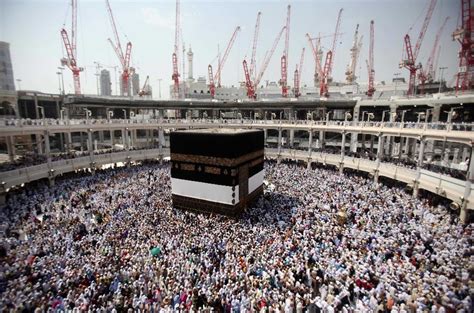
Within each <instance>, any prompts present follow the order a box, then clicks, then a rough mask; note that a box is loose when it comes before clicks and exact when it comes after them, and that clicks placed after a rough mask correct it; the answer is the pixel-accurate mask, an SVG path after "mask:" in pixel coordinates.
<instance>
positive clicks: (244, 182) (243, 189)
mask: <svg viewBox="0 0 474 313" xmlns="http://www.w3.org/2000/svg"><path fill="white" fill-rule="evenodd" d="M248 193H249V165H248V164H245V165H242V166H241V167H239V201H240V202H243V204H244V205H245V204H246V203H245V200H246V199H247V195H248Z"/></svg>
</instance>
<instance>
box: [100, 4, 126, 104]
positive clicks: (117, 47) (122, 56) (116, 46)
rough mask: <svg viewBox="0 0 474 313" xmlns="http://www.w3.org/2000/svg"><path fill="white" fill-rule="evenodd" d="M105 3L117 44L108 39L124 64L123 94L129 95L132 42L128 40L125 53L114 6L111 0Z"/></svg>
mask: <svg viewBox="0 0 474 313" xmlns="http://www.w3.org/2000/svg"><path fill="white" fill-rule="evenodd" d="M105 4H106V7H107V12H108V13H109V19H110V24H111V25H112V31H113V33H114V38H115V44H114V42H113V41H112V40H111V39H110V38H108V41H109V42H110V44H111V45H112V48H113V49H114V51H115V54H116V55H117V57H118V59H119V62H120V64H121V65H122V90H121V94H122V95H129V93H130V91H129V89H130V88H129V80H130V56H131V53H132V43H131V42H128V43H127V46H126V50H125V53H124V51H123V49H122V45H121V43H120V36H119V34H118V31H117V26H116V24H115V19H114V14H113V12H112V7H111V5H110V2H109V0H105Z"/></svg>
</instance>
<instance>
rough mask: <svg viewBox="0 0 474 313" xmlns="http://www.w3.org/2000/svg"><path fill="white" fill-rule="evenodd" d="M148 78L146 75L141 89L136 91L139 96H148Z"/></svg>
mask: <svg viewBox="0 0 474 313" xmlns="http://www.w3.org/2000/svg"><path fill="white" fill-rule="evenodd" d="M149 79H150V77H149V76H147V77H146V80H145V83H144V84H143V87H142V89H141V90H140V91H139V92H138V95H139V96H140V97H143V96H149V95H150V87H149V86H148V80H149Z"/></svg>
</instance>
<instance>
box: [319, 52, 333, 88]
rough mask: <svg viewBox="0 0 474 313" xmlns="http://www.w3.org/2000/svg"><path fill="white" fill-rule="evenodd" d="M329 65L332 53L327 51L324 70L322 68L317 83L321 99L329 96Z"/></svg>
mask: <svg viewBox="0 0 474 313" xmlns="http://www.w3.org/2000/svg"><path fill="white" fill-rule="evenodd" d="M331 64H332V51H328V52H327V53H326V61H325V62H324V68H323V71H322V76H321V79H320V83H319V95H320V96H322V97H328V96H329V88H328V79H329V73H330V72H331Z"/></svg>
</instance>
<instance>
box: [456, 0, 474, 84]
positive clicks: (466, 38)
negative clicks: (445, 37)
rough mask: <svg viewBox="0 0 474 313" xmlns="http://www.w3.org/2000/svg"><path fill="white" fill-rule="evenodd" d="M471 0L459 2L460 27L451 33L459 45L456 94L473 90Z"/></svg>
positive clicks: (473, 59) (473, 41) (473, 52)
mask: <svg viewBox="0 0 474 313" xmlns="http://www.w3.org/2000/svg"><path fill="white" fill-rule="evenodd" d="M472 19H473V16H472V3H471V0H461V25H460V26H459V27H458V28H456V30H455V31H454V32H453V40H457V41H458V42H459V43H460V44H461V50H460V51H459V70H458V73H457V75H456V92H458V91H459V90H461V91H463V92H464V91H465V90H467V89H472V88H474V38H473V35H474V34H473V33H472V31H473V29H472V23H473V20H472Z"/></svg>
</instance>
